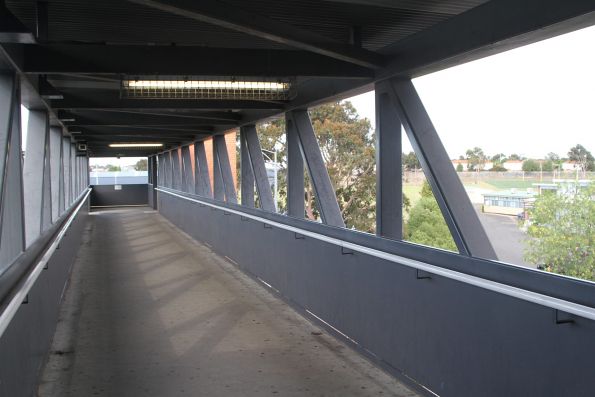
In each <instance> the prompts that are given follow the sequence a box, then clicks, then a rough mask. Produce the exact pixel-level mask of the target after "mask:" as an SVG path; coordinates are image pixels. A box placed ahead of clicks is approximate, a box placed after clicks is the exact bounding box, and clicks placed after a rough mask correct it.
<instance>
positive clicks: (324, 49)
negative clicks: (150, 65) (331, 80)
mask: <svg viewBox="0 0 595 397" xmlns="http://www.w3.org/2000/svg"><path fill="white" fill-rule="evenodd" d="M128 1H130V2H132V3H136V4H142V5H144V6H147V7H151V8H155V9H158V10H161V11H165V12H168V13H170V14H175V15H180V16H183V17H186V18H190V19H194V20H196V21H199V22H205V23H209V24H212V25H216V26H220V27H223V28H226V29H230V30H235V31H238V32H242V33H245V34H248V35H251V36H256V37H259V38H261V39H265V40H269V41H274V42H276V43H281V44H285V45H288V46H291V47H295V48H299V49H301V50H305V51H310V52H314V53H317V54H321V55H324V56H327V57H330V58H335V59H339V60H342V61H345V62H349V63H353V64H356V65H360V66H364V67H368V68H375V69H376V68H380V67H382V65H383V62H384V59H383V57H382V56H381V55H379V54H377V53H375V52H372V51H367V50H364V49H361V48H358V47H355V46H351V45H348V44H344V43H341V42H338V41H335V40H332V39H329V38H328V37H325V36H321V35H319V34H316V33H313V32H310V31H307V30H302V29H299V28H296V27H294V26H292V25H289V24H287V23H285V22H282V21H277V20H274V19H270V18H267V17H263V16H262V15H259V14H253V13H250V12H247V11H243V10H240V9H238V8H237V7H230V6H229V5H228V4H224V3H221V2H219V1H215V0H201V1H193V0H128ZM242 63H244V62H242Z"/></svg>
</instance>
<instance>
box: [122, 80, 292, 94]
mask: <svg viewBox="0 0 595 397" xmlns="http://www.w3.org/2000/svg"><path fill="white" fill-rule="evenodd" d="M124 86H125V87H130V88H155V89H189V90H191V89H197V88H198V89H200V88H202V89H207V90H212V89H235V90H271V91H283V90H287V89H288V88H289V83H278V82H272V81H232V80H228V81H208V80H138V81H137V80H126V81H124Z"/></svg>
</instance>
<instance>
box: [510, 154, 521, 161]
mask: <svg viewBox="0 0 595 397" xmlns="http://www.w3.org/2000/svg"><path fill="white" fill-rule="evenodd" d="M524 159H525V158H524V157H523V156H520V155H518V154H516V153H513V154H511V155H510V156H508V160H524Z"/></svg>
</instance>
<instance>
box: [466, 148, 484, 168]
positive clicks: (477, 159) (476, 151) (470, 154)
mask: <svg viewBox="0 0 595 397" xmlns="http://www.w3.org/2000/svg"><path fill="white" fill-rule="evenodd" d="M465 154H466V156H467V157H466V159H467V160H469V166H468V167H469V171H481V170H483V167H484V165H485V163H486V161H487V159H488V157H487V156H486V155H485V153H484V152H483V149H481V148H479V147H477V146H476V147H474V148H473V149H469V150H467V151H466V152H465Z"/></svg>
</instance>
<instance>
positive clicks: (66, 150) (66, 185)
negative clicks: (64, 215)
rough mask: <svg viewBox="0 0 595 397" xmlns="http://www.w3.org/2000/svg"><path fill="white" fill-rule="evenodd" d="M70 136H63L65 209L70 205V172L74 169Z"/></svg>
mask: <svg viewBox="0 0 595 397" xmlns="http://www.w3.org/2000/svg"><path fill="white" fill-rule="evenodd" d="M70 154H71V153H70V138H68V137H63V138H62V164H63V170H64V177H63V182H64V196H63V199H64V210H66V209H68V207H70V196H71V193H70V173H71V172H72V170H71V169H70V164H71V163H70Z"/></svg>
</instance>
